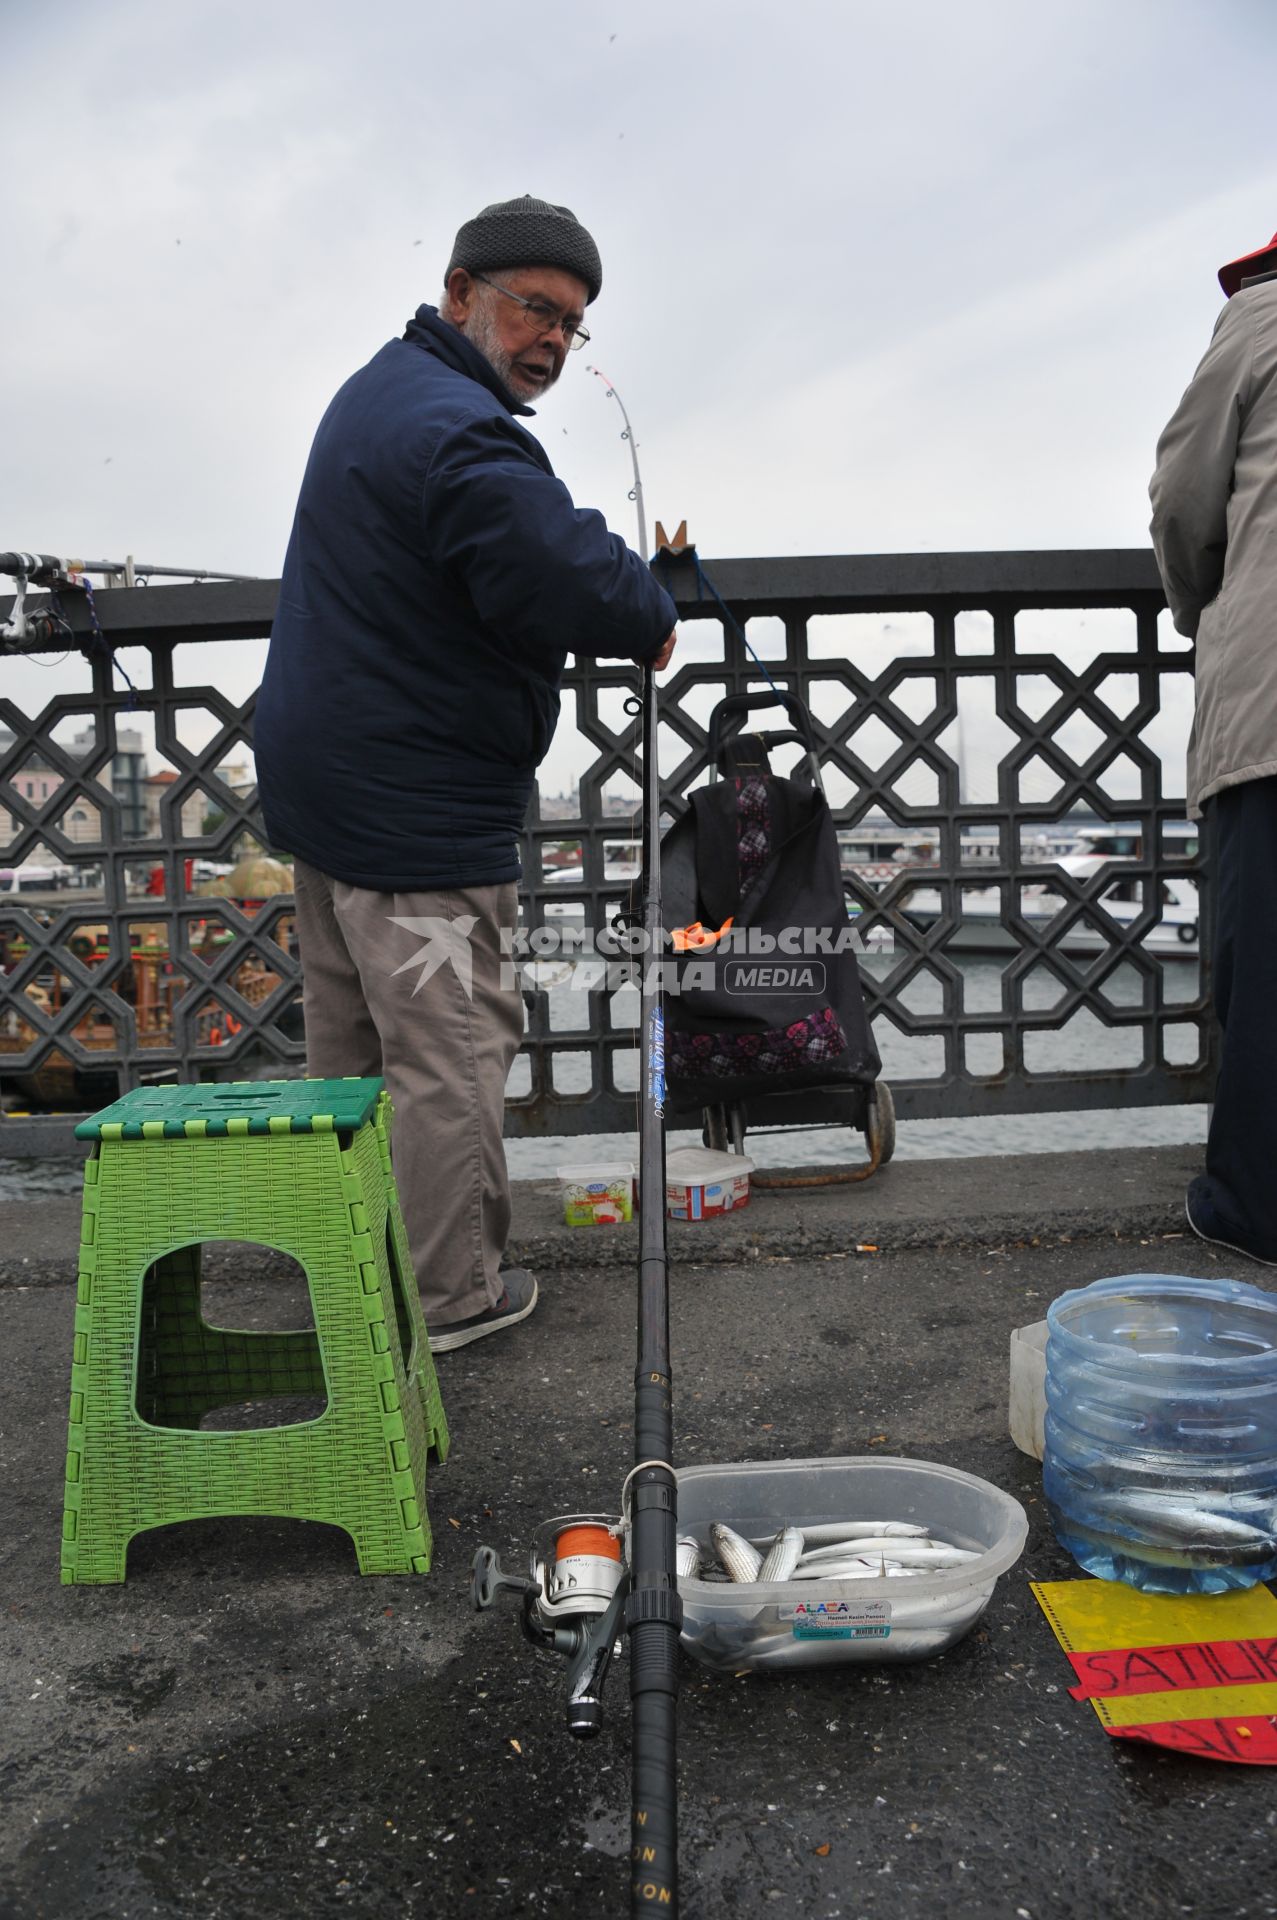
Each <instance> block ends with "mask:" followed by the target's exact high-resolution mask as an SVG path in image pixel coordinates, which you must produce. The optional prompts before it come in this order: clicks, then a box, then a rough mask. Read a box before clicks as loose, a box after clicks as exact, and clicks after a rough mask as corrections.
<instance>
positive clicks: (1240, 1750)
mask: <svg viewBox="0 0 1277 1920" xmlns="http://www.w3.org/2000/svg"><path fill="white" fill-rule="evenodd" d="M1108 1731H1109V1732H1110V1733H1111V1734H1112V1736H1113V1738H1114V1739H1115V1740H1139V1741H1142V1742H1143V1743H1144V1745H1146V1746H1153V1747H1170V1748H1172V1749H1173V1750H1174V1751H1175V1752H1176V1753H1189V1754H1195V1755H1196V1756H1197V1758H1198V1759H1200V1760H1235V1761H1239V1762H1241V1763H1242V1764H1243V1765H1245V1766H1251V1767H1255V1766H1259V1767H1277V1716H1275V1715H1272V1714H1254V1715H1246V1716H1242V1715H1238V1716H1237V1717H1236V1718H1235V1719H1231V1720H1156V1721H1154V1722H1153V1723H1152V1725H1151V1726H1145V1727H1110V1728H1109V1729H1108Z"/></svg>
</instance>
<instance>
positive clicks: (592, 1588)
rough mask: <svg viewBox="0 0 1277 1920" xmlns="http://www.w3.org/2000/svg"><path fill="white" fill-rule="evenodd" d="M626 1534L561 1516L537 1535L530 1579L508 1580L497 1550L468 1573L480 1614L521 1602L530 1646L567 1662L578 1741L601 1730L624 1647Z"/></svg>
mask: <svg viewBox="0 0 1277 1920" xmlns="http://www.w3.org/2000/svg"><path fill="white" fill-rule="evenodd" d="M623 1533H624V1529H623V1527H622V1523H621V1521H620V1520H618V1519H616V1518H615V1517H614V1516H613V1515H609V1514H598V1513H573V1514H561V1515H560V1516H559V1517H558V1518H557V1519H555V1520H546V1521H543V1522H542V1524H541V1525H540V1526H539V1527H538V1528H537V1530H536V1532H535V1534H534V1535H533V1545H532V1554H531V1571H530V1573H529V1574H518V1573H507V1572H506V1570H505V1568H504V1567H503V1566H502V1564H501V1556H500V1555H499V1554H498V1553H497V1551H496V1549H495V1548H494V1547H480V1548H479V1551H478V1552H477V1553H476V1554H475V1557H474V1564H473V1566H472V1568H471V1573H470V1599H471V1603H472V1605H473V1606H474V1608H475V1610H476V1611H477V1612H485V1611H486V1610H487V1609H488V1608H489V1607H493V1606H495V1605H496V1604H497V1598H498V1595H499V1594H501V1593H502V1592H506V1593H511V1594H514V1595H516V1596H517V1597H518V1598H519V1600H520V1601H521V1603H522V1608H521V1612H520V1617H519V1624H520V1626H521V1628H522V1630H523V1636H524V1638H525V1640H528V1641H530V1642H531V1644H532V1645H533V1646H534V1647H540V1648H542V1649H543V1650H545V1651H548V1652H551V1653H558V1654H562V1655H563V1656H564V1657H565V1658H566V1659H567V1661H568V1677H567V1704H566V1714H567V1727H568V1732H569V1733H572V1734H575V1735H576V1737H577V1738H578V1739H579V1740H588V1739H590V1738H591V1737H592V1736H593V1735H594V1734H596V1733H597V1732H598V1731H599V1729H600V1728H601V1727H602V1725H603V1699H602V1693H603V1683H604V1681H605V1680H606V1678H607V1671H608V1668H609V1667H610V1665H611V1664H612V1657H613V1655H614V1654H615V1653H616V1652H617V1651H618V1649H619V1646H620V1635H621V1631H622V1627H623V1622H624V1615H625V1602H626V1599H627V1597H628V1595H629V1591H630V1571H629V1567H628V1565H627V1563H626V1558H625V1554H624V1552H623V1549H622V1544H621V1543H622V1537H623ZM625 1537H628V1535H626V1536H625Z"/></svg>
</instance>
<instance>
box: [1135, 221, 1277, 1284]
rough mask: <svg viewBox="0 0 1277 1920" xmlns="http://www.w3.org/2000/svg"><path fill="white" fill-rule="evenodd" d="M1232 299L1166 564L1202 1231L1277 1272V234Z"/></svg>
mask: <svg viewBox="0 0 1277 1920" xmlns="http://www.w3.org/2000/svg"><path fill="white" fill-rule="evenodd" d="M1219 280H1220V285H1221V286H1222V287H1223V289H1224V292H1225V294H1226V295H1227V296H1228V304H1227V305H1226V306H1225V308H1224V310H1223V312H1222V313H1221V314H1220V316H1219V319H1218V320H1217V322H1216V324H1215V331H1214V335H1213V338H1212V340H1211V343H1210V346H1209V347H1208V349H1207V351H1206V354H1205V356H1204V358H1203V360H1202V362H1201V365H1200V366H1199V367H1198V369H1197V371H1196V373H1195V374H1194V375H1193V378H1192V380H1191V381H1190V382H1189V386H1188V389H1187V391H1186V393H1185V394H1184V397H1183V399H1182V400H1181V401H1180V403H1179V406H1178V407H1177V408H1176V410H1175V412H1174V413H1173V414H1172V416H1171V419H1170V421H1169V423H1168V424H1167V427H1166V430H1165V432H1164V433H1163V434H1162V437H1161V440H1160V441H1159V443H1158V448H1157V467H1156V471H1155V472H1154V475H1153V479H1152V483H1151V486H1150V489H1149V492H1150V495H1151V498H1152V502H1153V523H1152V535H1153V546H1154V550H1155V551H1156V554H1157V564H1158V567H1159V569H1160V572H1161V576H1162V584H1163V586H1164V587H1165V590H1166V598H1167V601H1168V602H1169V604H1170V609H1171V616H1172V618H1173V620H1174V622H1175V626H1176V629H1177V631H1178V632H1180V633H1183V634H1187V635H1188V636H1189V638H1190V639H1195V640H1196V642H1197V659H1196V669H1195V680H1196V707H1195V712H1194V716H1193V727H1192V732H1191V734H1190V737H1189V744H1188V810H1189V814H1190V815H1191V816H1192V818H1194V819H1200V818H1203V817H1204V818H1205V821H1206V825H1207V834H1208V845H1209V846H1210V848H1211V854H1212V862H1213V871H1214V877H1215V886H1216V928H1215V948H1214V994H1215V1011H1216V1014H1217V1016H1218V1019H1219V1023H1220V1027H1221V1028H1222V1031H1223V1051H1222V1055H1221V1059H1220V1070H1219V1081H1218V1085H1217V1088H1216V1093H1215V1109H1214V1113H1213V1115H1212V1118H1211V1126H1210V1134H1209V1138H1208V1140H1207V1143H1206V1171H1205V1172H1204V1173H1202V1174H1199V1175H1198V1176H1197V1178H1196V1179H1194V1180H1193V1181H1192V1182H1191V1183H1190V1185H1189V1188H1188V1193H1187V1196H1186V1201H1185V1211H1186V1213H1187V1217H1188V1223H1189V1225H1190V1226H1191V1227H1192V1229H1193V1231H1194V1232H1195V1233H1197V1234H1199V1235H1200V1236H1201V1238H1202V1239H1203V1240H1210V1241H1213V1242H1215V1243H1217V1244H1219V1245H1222V1246H1227V1247H1230V1248H1233V1249H1235V1250H1236V1251H1238V1252H1240V1253H1244V1254H1247V1255H1249V1256H1250V1257H1251V1258H1252V1259H1255V1260H1261V1261H1263V1262H1264V1263H1265V1264H1266V1265H1269V1266H1273V1265H1277V1177H1275V1174H1274V1170H1275V1169H1277V965H1275V964H1274V963H1275V958H1277V885H1275V884H1274V882H1275V881H1277V234H1274V235H1273V237H1272V239H1271V240H1270V241H1269V242H1268V244H1267V246H1263V247H1260V248H1258V249H1257V250H1256V251H1255V252H1254V253H1251V254H1246V255H1244V256H1243V257H1242V258H1240V259H1238V260H1232V261H1230V262H1229V263H1228V264H1227V266H1224V267H1221V268H1220V271H1219Z"/></svg>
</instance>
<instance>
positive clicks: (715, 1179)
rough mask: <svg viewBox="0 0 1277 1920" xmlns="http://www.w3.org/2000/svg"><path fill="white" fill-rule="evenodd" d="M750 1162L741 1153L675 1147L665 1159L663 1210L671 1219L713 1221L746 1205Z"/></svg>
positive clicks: (752, 1168) (709, 1148)
mask: <svg viewBox="0 0 1277 1920" xmlns="http://www.w3.org/2000/svg"><path fill="white" fill-rule="evenodd" d="M753 1171H754V1163H753V1161H752V1160H750V1159H747V1158H746V1156H745V1155H744V1154H742V1153H715V1152H714V1150H713V1148H711V1147H676V1148H675V1149H674V1151H673V1153H670V1154H667V1156H666V1160H665V1211H666V1213H667V1214H668V1215H669V1217H670V1219H671V1220H714V1219H717V1218H718V1216H719V1215H720V1214H724V1213H734V1212H735V1211H736V1209H737V1208H738V1207H746V1206H748V1205H749V1176H750V1174H751V1173H752V1172H753Z"/></svg>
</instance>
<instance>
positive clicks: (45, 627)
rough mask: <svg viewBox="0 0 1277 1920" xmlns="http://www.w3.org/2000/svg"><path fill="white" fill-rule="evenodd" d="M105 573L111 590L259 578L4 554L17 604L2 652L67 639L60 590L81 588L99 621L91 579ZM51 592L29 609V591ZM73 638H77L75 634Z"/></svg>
mask: <svg viewBox="0 0 1277 1920" xmlns="http://www.w3.org/2000/svg"><path fill="white" fill-rule="evenodd" d="M91 573H99V574H101V575H102V576H103V582H104V585H106V586H123V587H135V586H137V585H138V583H139V582H141V583H142V584H143V585H145V583H146V581H147V580H149V579H150V578H151V577H152V576H156V577H163V578H165V579H171V580H190V581H191V582H192V583H194V582H195V581H198V580H213V581H237V582H246V581H251V580H253V579H255V578H256V576H255V575H253V574H250V573H221V572H216V571H214V570H213V569H211V568H208V567H157V566H152V565H150V564H148V563H143V562H141V561H138V560H135V559H134V558H133V556H132V554H129V555H128V556H127V557H126V558H125V559H123V560H73V559H70V558H67V557H65V556H63V555H62V554H57V553H17V552H0V574H7V575H8V576H9V577H10V578H11V579H12V580H13V582H14V598H13V606H12V608H11V609H10V612H9V618H8V619H7V620H6V621H5V622H4V623H3V625H0V653H3V652H6V651H9V650H12V649H16V648H19V647H22V646H24V645H25V646H31V647H34V648H36V649H37V650H38V649H39V648H40V647H42V646H47V645H49V644H50V643H51V642H53V641H55V640H60V639H63V638H66V637H67V636H68V635H70V634H71V629H70V627H69V625H68V623H67V621H66V620H65V618H64V617H63V615H62V613H61V611H60V609H59V607H58V606H57V604H56V602H57V595H58V591H59V589H60V588H81V589H82V590H83V591H84V592H85V593H86V594H87V595H88V596H89V609H90V618H91V619H92V617H93V598H92V595H93V589H92V587H91V586H90V585H89V582H88V579H87V575H89V574H91ZM32 586H34V587H37V588H39V589H41V590H42V591H43V590H46V589H47V590H48V592H49V594H50V596H51V598H50V601H49V603H48V604H46V605H43V606H39V607H32V608H31V610H30V612H28V611H27V609H26V597H27V589H28V588H29V587H32ZM72 637H73V636H72Z"/></svg>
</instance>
